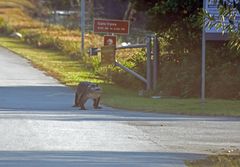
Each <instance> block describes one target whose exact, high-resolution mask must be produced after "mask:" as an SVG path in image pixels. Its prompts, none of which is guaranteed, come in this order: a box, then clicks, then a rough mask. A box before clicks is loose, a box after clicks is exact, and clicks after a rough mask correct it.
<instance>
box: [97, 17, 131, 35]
mask: <svg viewBox="0 0 240 167" xmlns="http://www.w3.org/2000/svg"><path fill="white" fill-rule="evenodd" d="M93 31H94V32H95V33H115V34H129V21H128V20H103V19H94V24H93Z"/></svg>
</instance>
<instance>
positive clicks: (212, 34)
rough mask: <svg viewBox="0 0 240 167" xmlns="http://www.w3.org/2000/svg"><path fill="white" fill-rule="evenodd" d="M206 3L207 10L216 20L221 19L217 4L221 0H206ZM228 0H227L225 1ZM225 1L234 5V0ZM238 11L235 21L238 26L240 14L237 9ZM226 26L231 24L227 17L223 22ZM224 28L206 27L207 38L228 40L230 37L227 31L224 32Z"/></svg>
mask: <svg viewBox="0 0 240 167" xmlns="http://www.w3.org/2000/svg"><path fill="white" fill-rule="evenodd" d="M205 1H206V5H205V10H206V11H207V12H208V13H209V14H210V15H212V16H214V18H215V19H216V22H219V21H220V17H219V11H218V8H217V6H218V5H219V0H205ZM225 1H226V2H225ZM223 3H226V4H227V5H232V4H233V0H223ZM234 12H236V13H235V14H236V21H235V26H236V27H238V25H239V23H240V15H239V13H238V12H237V11H234ZM223 24H224V25H225V26H227V25H229V24H230V23H229V20H228V19H227V18H225V21H224V23H223ZM222 30H223V29H221V28H220V29H216V27H211V28H209V27H206V28H205V32H206V40H227V39H228V34H227V33H224V34H223V33H222Z"/></svg>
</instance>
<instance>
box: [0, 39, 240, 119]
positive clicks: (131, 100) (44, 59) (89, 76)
mask: <svg viewBox="0 0 240 167" xmlns="http://www.w3.org/2000/svg"><path fill="white" fill-rule="evenodd" d="M0 45H2V46H4V47H6V48H8V49H10V50H12V51H13V52H15V53H17V54H19V55H21V56H23V57H25V58H27V59H29V60H31V62H32V64H33V65H34V66H36V67H37V68H40V69H42V70H44V71H46V72H47V73H48V74H49V75H51V76H53V77H55V78H57V79H58V80H59V81H60V82H61V83H63V84H66V85H68V86H75V85H77V84H78V83H79V82H80V81H86V80H87V81H92V82H97V83H101V86H102V87H103V90H104V94H103V98H102V102H103V104H105V105H108V106H112V107H116V108H122V109H129V110H141V111H148V112H161V113H174V114H188V115H213V116H215V115H220V116H240V101H239V100H236V101H234V100H214V99H207V100H206V103H205V104H204V105H201V103H200V100H199V99H177V98H175V99H173V98H160V99H151V98H146V97H139V96H138V95H137V92H136V91H131V90H126V89H123V88H119V87H117V86H115V85H111V84H104V81H103V80H101V79H99V78H98V77H97V76H94V75H93V73H91V71H89V70H86V69H85V68H84V67H83V66H82V65H81V64H80V62H79V61H78V60H72V59H71V58H70V57H68V56H66V55H63V54H62V53H60V52H58V51H53V50H46V49H37V48H34V47H32V46H29V45H26V44H24V42H23V41H20V40H16V39H12V38H7V37H0Z"/></svg>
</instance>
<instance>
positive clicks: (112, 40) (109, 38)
mask: <svg viewBox="0 0 240 167" xmlns="http://www.w3.org/2000/svg"><path fill="white" fill-rule="evenodd" d="M116 43H117V37H116V36H113V35H105V36H104V46H106V45H114V46H116Z"/></svg>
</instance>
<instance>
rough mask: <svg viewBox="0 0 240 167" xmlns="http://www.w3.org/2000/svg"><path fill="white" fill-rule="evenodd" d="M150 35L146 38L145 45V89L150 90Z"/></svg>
mask: <svg viewBox="0 0 240 167" xmlns="http://www.w3.org/2000/svg"><path fill="white" fill-rule="evenodd" d="M151 41H152V39H151V36H148V37H147V39H146V45H147V91H150V90H151V88H152V86H151V84H152V76H151V75H152V74H151Z"/></svg>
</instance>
